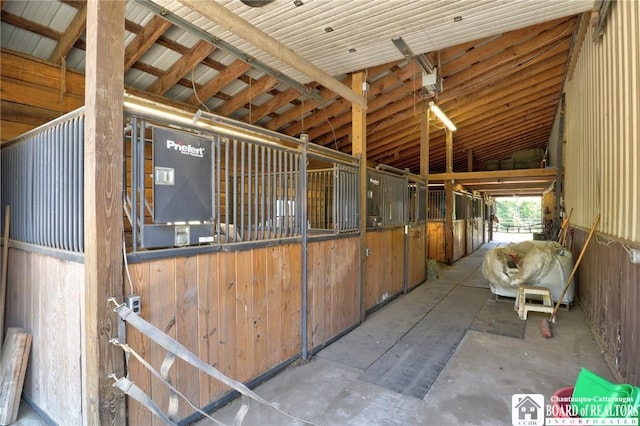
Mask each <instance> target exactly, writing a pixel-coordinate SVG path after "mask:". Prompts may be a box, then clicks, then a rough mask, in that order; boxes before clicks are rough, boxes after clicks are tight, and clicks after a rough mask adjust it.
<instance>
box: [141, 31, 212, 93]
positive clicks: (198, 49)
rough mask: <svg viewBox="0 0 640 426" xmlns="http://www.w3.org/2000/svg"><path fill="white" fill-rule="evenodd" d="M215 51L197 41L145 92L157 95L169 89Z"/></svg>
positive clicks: (202, 42) (207, 43) (203, 42)
mask: <svg viewBox="0 0 640 426" xmlns="http://www.w3.org/2000/svg"><path fill="white" fill-rule="evenodd" d="M214 50H215V46H214V45H212V44H211V43H209V42H207V41H202V40H201V41H199V42H197V43H196V44H195V46H193V48H192V49H191V50H189V52H188V53H186V54H185V55H183V56H182V58H180V59H179V60H177V61H176V62H175V63H174V64H173V65H172V66H171V67H170V68H169V69H168V70H166V71H165V72H164V73H163V75H162V77H160V78H158V79H157V80H156V81H154V82H153V83H152V84H151V85H150V86H149V87H147V91H148V92H151V93H156V94H159V95H162V94H164V93H165V92H166V91H167V90H169V89H171V87H173V86H174V85H175V84H176V83H177V82H178V81H179V80H180V79H181V78H182V77H184V76H185V75H187V74H188V73H189V72H191V71H193V70H194V69H195V67H196V66H197V65H198V64H199V63H200V62H201V61H202V60H203V59H204V58H206V57H207V56H209V55H210V54H211V52H213V51H214Z"/></svg>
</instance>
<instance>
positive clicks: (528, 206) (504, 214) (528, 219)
mask: <svg viewBox="0 0 640 426" xmlns="http://www.w3.org/2000/svg"><path fill="white" fill-rule="evenodd" d="M495 201H496V203H495V217H494V219H493V223H492V226H493V241H496V242H520V241H529V240H533V239H535V238H534V237H536V236H537V235H541V234H542V232H543V230H544V224H543V217H542V216H543V212H542V197H540V196H526V197H519V196H512V197H497V198H496V199H495Z"/></svg>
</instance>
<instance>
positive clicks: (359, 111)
mask: <svg viewBox="0 0 640 426" xmlns="http://www.w3.org/2000/svg"><path fill="white" fill-rule="evenodd" d="M363 83H365V78H364V73H363V72H358V73H355V74H353V76H352V77H351V89H352V90H353V91H354V92H355V93H357V94H359V95H364V91H363V90H362V85H363ZM351 152H352V153H353V155H355V156H357V157H359V158H360V321H364V317H365V311H366V306H365V294H366V292H365V287H366V285H367V283H366V267H367V257H366V241H365V239H366V234H367V113H366V106H365V108H363V107H361V106H360V105H358V104H355V103H354V104H352V105H351Z"/></svg>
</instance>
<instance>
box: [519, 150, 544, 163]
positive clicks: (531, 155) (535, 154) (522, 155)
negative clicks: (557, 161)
mask: <svg viewBox="0 0 640 426" xmlns="http://www.w3.org/2000/svg"><path fill="white" fill-rule="evenodd" d="M511 158H513V160H514V161H515V162H531V161H535V162H538V163H539V162H540V161H542V159H543V158H544V150H543V149H541V148H530V149H521V150H519V151H516V152H514V153H513V154H512V155H511Z"/></svg>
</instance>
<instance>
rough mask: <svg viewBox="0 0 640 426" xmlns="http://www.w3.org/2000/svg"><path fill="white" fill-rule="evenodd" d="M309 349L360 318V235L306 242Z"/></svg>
mask: <svg viewBox="0 0 640 426" xmlns="http://www.w3.org/2000/svg"><path fill="white" fill-rule="evenodd" d="M307 252H308V260H307V286H308V294H307V300H308V313H309V319H308V322H307V333H308V334H307V336H308V347H307V349H308V350H311V349H313V348H318V347H320V346H322V345H324V344H326V343H327V342H328V341H329V340H330V339H332V338H333V337H335V336H337V335H338V334H340V333H341V332H343V331H345V330H347V329H348V328H350V327H351V326H353V325H355V324H357V323H358V321H360V299H359V297H358V295H359V291H358V290H359V289H358V286H359V278H360V267H359V265H360V238H358V237H353V238H340V239H333V240H324V241H317V242H309V243H308V245H307Z"/></svg>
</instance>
